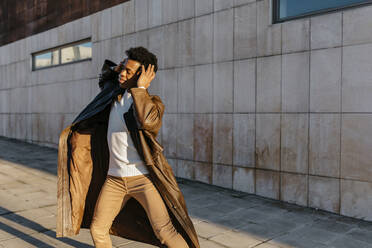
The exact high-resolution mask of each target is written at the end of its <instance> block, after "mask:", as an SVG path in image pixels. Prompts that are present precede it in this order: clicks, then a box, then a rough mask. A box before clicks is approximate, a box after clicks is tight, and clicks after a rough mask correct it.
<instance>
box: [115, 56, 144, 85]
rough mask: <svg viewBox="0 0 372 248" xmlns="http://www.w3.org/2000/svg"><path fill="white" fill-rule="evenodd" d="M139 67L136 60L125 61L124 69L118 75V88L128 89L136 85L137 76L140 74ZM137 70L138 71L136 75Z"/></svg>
mask: <svg viewBox="0 0 372 248" xmlns="http://www.w3.org/2000/svg"><path fill="white" fill-rule="evenodd" d="M140 66H141V64H140V63H139V62H138V61H136V60H132V59H125V61H124V67H123V69H122V71H121V72H120V73H119V82H120V87H123V88H129V87H132V86H134V85H135V84H136V83H137V79H138V77H137V76H138V75H139V74H140V71H141V70H140V69H139V67H140ZM138 69H139V71H138V72H137V73H136V71H137V70H138ZM128 86H129V87H128Z"/></svg>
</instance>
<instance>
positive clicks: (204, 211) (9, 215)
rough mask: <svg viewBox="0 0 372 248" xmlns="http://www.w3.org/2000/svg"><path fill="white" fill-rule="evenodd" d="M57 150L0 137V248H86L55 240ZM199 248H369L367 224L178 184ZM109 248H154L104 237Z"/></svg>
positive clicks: (371, 236) (85, 237)
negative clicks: (108, 242)
mask: <svg viewBox="0 0 372 248" xmlns="http://www.w3.org/2000/svg"><path fill="white" fill-rule="evenodd" d="M56 176H57V151H56V150H55V149H51V148H46V147H41V146H37V145H33V144H28V143H24V142H20V141H17V140H13V139H7V138H4V137H0V248H3V247H5V248H18V247H19V248H27V247H38V248H40V247H48V248H49V247H62V248H63V247H84V248H87V247H93V242H92V239H91V236H90V233H89V230H88V229H81V232H80V234H79V235H76V236H74V237H72V238H56V237H55V234H56V233H55V230H56V206H57V203H56V200H57V199H56V190H57V182H56V178H57V177H56ZM178 181H179V185H180V187H181V190H182V192H183V193H184V196H185V199H186V204H187V207H188V210H189V213H190V216H191V218H192V220H193V222H194V223H195V227H196V230H197V233H198V235H199V240H200V243H201V247H202V248H221V247H236V248H238V247H239V248H246V247H258V248H274V247H312V248H315V247H319V248H321V247H335V248H342V247H345V248H346V247H347V248H354V247H355V248H369V247H370V248H372V222H367V221H362V220H357V219H353V218H347V217H342V216H339V215H336V214H331V213H327V212H323V211H315V210H312V209H309V208H303V207H299V206H296V205H292V204H286V203H281V202H279V201H275V200H270V199H266V198H263V197H259V196H255V195H249V194H242V193H239V192H234V191H230V190H226V189H222V188H220V187H216V186H211V185H206V184H203V183H198V182H192V181H189V180H183V179H178ZM111 238H112V240H113V245H114V247H122V248H134V247H138V248H145V247H154V246H149V245H146V244H143V243H139V242H134V241H130V240H126V239H122V238H118V237H116V236H111Z"/></svg>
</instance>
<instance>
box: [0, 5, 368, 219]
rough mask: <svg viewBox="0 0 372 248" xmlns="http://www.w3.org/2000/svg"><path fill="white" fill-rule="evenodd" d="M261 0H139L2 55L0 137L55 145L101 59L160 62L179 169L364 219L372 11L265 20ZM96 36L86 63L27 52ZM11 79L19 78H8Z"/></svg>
mask: <svg viewBox="0 0 372 248" xmlns="http://www.w3.org/2000/svg"><path fill="white" fill-rule="evenodd" d="M270 8H271V7H270V1H269V0H259V1H255V0H235V1H232V0H230V1H225V0H214V1H212V0H195V1H191V0H178V1H175V0H136V1H130V2H127V3H123V4H121V5H117V6H115V7H113V8H109V9H106V10H104V11H101V12H98V13H96V14H93V15H91V16H87V17H84V18H82V19H79V20H77V21H74V22H71V23H67V24H65V25H63V26H60V27H58V28H55V29H52V30H49V31H47V32H44V33H41V34H38V35H34V36H32V37H29V38H27V39H24V40H20V41H17V42H15V43H12V44H10V45H7V46H3V47H1V48H0V54H1V56H0V59H1V60H0V64H1V67H0V75H1V84H0V87H1V90H0V106H1V107H0V112H1V124H0V135H4V136H7V137H14V138H17V139H23V140H27V141H30V142H35V143H39V144H43V145H49V146H54V147H55V146H56V145H57V143H58V135H59V132H60V131H61V130H62V129H63V127H65V126H67V125H68V124H69V123H70V122H71V121H72V120H73V118H74V117H75V116H76V115H77V113H78V112H79V111H80V110H81V109H82V108H83V107H84V106H85V105H86V104H87V103H88V102H89V101H90V100H91V99H92V98H93V97H94V96H95V95H96V94H97V93H98V91H99V88H98V84H97V83H98V79H97V77H98V73H99V69H100V67H101V65H102V62H103V60H104V59H105V58H109V59H112V60H114V61H117V62H118V61H119V60H120V59H122V57H123V56H124V51H125V50H126V49H128V48H129V47H131V46H137V45H142V46H145V47H148V48H149V49H150V50H151V51H153V52H154V53H155V54H156V55H157V56H158V58H159V71H158V73H157V76H156V78H155V79H154V81H153V83H152V85H151V87H150V89H149V91H150V93H152V94H157V95H160V96H161V98H162V99H163V102H164V103H165V106H166V108H165V114H164V121H163V126H162V128H161V132H160V134H159V138H158V140H159V141H160V142H161V144H162V145H163V146H164V148H165V155H166V156H167V158H168V159H169V162H170V164H171V165H172V166H173V167H174V170H175V172H176V175H177V176H179V177H183V178H189V179H193V180H197V181H201V182H205V183H209V184H214V185H218V186H222V187H226V188H232V189H235V190H239V191H244V192H248V193H254V194H257V195H261V196H264V197H268V198H273V199H278V200H282V201H286V202H291V203H296V204H299V205H303V206H309V207H315V208H319V209H324V210H327V211H331V212H335V213H340V214H342V215H347V216H353V217H356V218H361V219H366V220H372V208H371V206H372V166H371V162H370V161H371V160H372V153H371V152H370V151H371V150H372V128H371V127H372V114H371V113H372V100H371V99H372V98H371V96H372V84H371V80H372V69H371V68H372V56H371V54H372V32H370V27H371V25H372V7H370V6H367V7H361V8H355V9H348V10H345V11H340V12H335V13H330V14H324V15H319V16H314V17H311V18H304V19H300V20H294V21H289V22H285V23H282V24H274V25H272V24H271V22H270V20H271V16H270V13H271V10H270ZM90 36H91V37H92V40H93V42H94V43H93V59H92V61H87V62H82V63H77V64H72V65H65V66H60V67H56V68H52V69H46V70H40V71H36V72H31V71H30V68H31V66H30V53H31V52H35V51H39V50H42V49H44V48H48V47H52V46H56V45H60V44H64V43H66V42H70V41H75V40H78V39H81V38H85V37H90ZM16 72H17V73H16Z"/></svg>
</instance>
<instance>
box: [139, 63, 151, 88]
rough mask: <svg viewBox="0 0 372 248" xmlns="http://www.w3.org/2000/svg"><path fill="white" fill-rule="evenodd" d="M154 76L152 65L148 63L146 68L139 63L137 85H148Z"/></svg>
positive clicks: (146, 86)
mask: <svg viewBox="0 0 372 248" xmlns="http://www.w3.org/2000/svg"><path fill="white" fill-rule="evenodd" d="M154 78H155V72H154V65H151V64H149V65H148V66H147V70H145V66H144V65H141V75H140V77H139V78H138V81H137V87H140V86H143V87H145V88H146V89H147V88H148V87H149V86H150V83H151V81H152V80H153V79H154Z"/></svg>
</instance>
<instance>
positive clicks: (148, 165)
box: [57, 47, 200, 248]
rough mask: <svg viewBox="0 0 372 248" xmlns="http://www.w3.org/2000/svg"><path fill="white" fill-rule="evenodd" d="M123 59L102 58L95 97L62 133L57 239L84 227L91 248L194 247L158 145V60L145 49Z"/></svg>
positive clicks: (180, 196) (180, 199)
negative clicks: (132, 244)
mask: <svg viewBox="0 0 372 248" xmlns="http://www.w3.org/2000/svg"><path fill="white" fill-rule="evenodd" d="M126 55H127V58H126V59H125V60H123V61H122V62H121V63H120V64H119V65H116V64H115V63H113V62H112V61H110V60H105V64H104V66H103V67H102V73H101V74H100V79H99V87H100V88H101V92H100V93H99V94H98V95H97V96H96V97H95V99H93V101H92V102H91V103H89V104H88V105H87V107H86V108H85V109H84V110H83V111H82V112H81V113H80V114H79V115H78V116H77V117H76V119H75V120H74V121H73V123H72V124H71V125H70V126H69V127H68V128H66V129H65V130H64V131H63V132H62V133H61V136H60V144H59V159H58V182H59V183H58V199H59V200H58V211H57V213H58V216H57V218H58V222H57V237H64V236H70V235H73V234H77V233H78V232H79V229H80V228H88V227H89V228H90V233H91V235H92V238H93V241H94V244H95V246H96V247H97V248H106V247H108V248H111V247H112V242H111V238H110V234H114V235H117V236H120V237H124V238H128V239H133V240H137V241H141V242H145V243H149V244H153V245H157V246H159V247H168V248H188V247H190V248H199V247H200V246H199V242H198V239H197V235H196V232H195V228H194V226H193V223H192V221H191V219H190V217H189V216H188V213H187V208H186V204H185V201H184V198H183V194H182V192H181V191H180V189H179V187H178V184H177V182H176V179H175V177H174V174H173V171H172V168H171V166H170V165H169V164H168V163H167V160H166V159H165V157H164V155H163V154H162V151H163V148H162V146H161V145H160V144H159V143H158V142H157V141H156V136H157V134H158V132H159V129H160V127H161V123H162V116H163V113H164V107H165V106H164V104H163V103H162V101H161V99H160V97H159V96H156V95H150V94H149V93H148V91H147V89H148V87H149V86H150V84H151V82H152V80H153V79H154V78H155V73H156V71H157V58H156V56H155V55H154V54H152V53H151V52H149V51H148V50H147V49H146V48H144V47H135V48H130V49H129V50H127V51H126ZM69 163H70V165H69Z"/></svg>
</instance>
